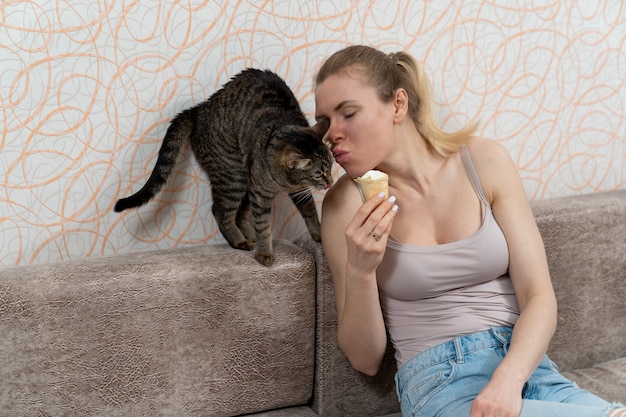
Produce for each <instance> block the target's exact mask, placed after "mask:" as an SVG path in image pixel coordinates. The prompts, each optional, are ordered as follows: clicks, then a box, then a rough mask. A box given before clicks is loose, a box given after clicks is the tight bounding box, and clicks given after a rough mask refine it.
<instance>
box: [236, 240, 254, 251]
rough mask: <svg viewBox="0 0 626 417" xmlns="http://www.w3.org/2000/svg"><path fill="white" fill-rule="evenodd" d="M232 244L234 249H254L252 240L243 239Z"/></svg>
mask: <svg viewBox="0 0 626 417" xmlns="http://www.w3.org/2000/svg"><path fill="white" fill-rule="evenodd" d="M232 246H233V248H235V249H242V250H252V249H254V242H251V241H249V240H244V241H241V242H239V243H237V244H235V245H232Z"/></svg>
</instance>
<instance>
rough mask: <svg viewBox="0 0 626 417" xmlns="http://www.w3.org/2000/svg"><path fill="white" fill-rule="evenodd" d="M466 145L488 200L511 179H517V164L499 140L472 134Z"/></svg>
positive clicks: (507, 184) (506, 185)
mask: <svg viewBox="0 0 626 417" xmlns="http://www.w3.org/2000/svg"><path fill="white" fill-rule="evenodd" d="M466 146H467V151H468V152H469V154H470V158H471V160H472V164H473V165H474V168H475V169H476V173H477V174H478V178H479V179H480V182H481V185H482V188H483V191H484V192H485V195H486V196H487V198H488V199H489V200H490V201H493V196H494V194H495V193H496V192H497V191H498V190H502V189H506V187H508V186H509V185H510V184H511V182H512V181H518V179H519V174H518V171H517V166H516V165H515V163H514V162H513V159H512V158H511V155H510V154H509V152H508V150H507V149H506V148H505V147H504V146H503V145H502V144H501V143H500V142H498V141H496V140H493V139H485V138H481V137H476V136H474V137H471V138H470V139H468V141H467V142H466Z"/></svg>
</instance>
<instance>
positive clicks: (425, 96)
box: [315, 45, 478, 157]
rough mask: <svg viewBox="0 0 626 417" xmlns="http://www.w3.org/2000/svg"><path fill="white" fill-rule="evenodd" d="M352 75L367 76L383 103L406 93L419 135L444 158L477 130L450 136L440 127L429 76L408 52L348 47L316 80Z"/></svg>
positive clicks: (466, 129) (472, 127) (470, 128)
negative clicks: (338, 75)
mask: <svg viewBox="0 0 626 417" xmlns="http://www.w3.org/2000/svg"><path fill="white" fill-rule="evenodd" d="M352 73H357V74H359V75H362V76H364V77H365V81H366V82H367V83H368V84H369V85H371V86H372V87H374V88H375V89H376V90H377V92H378V95H379V97H380V99H381V100H382V101H384V102H389V101H391V100H393V99H394V96H395V92H396V91H397V90H398V89H399V88H403V89H404V90H406V92H407V94H408V97H409V106H408V114H409V117H410V118H411V120H412V121H413V124H414V125H415V128H416V129H417V131H418V132H419V133H420V135H422V137H423V138H424V139H425V140H426V142H427V143H428V144H429V145H430V146H431V147H432V148H433V149H434V150H435V151H436V152H437V153H438V154H440V155H442V156H445V157H447V156H449V155H450V154H452V153H454V152H458V151H459V150H460V149H461V148H462V147H463V144H464V143H465V141H466V140H467V138H468V137H469V136H471V135H473V134H474V133H475V132H476V130H477V129H478V123H475V124H472V125H468V126H465V127H464V128H462V129H461V130H458V131H456V132H452V133H449V132H445V131H443V130H442V129H440V128H439V127H438V126H437V124H436V123H435V118H434V116H433V109H432V101H433V99H432V94H431V90H430V83H429V81H428V77H427V76H426V74H425V73H424V70H423V69H422V67H421V65H419V63H418V62H417V61H416V60H415V59H414V58H413V57H412V56H411V55H410V54H408V53H406V52H403V51H400V52H394V53H391V54H389V55H387V54H385V53H384V52H381V51H379V50H378V49H375V48H372V47H369V46H365V45H353V46H349V47H347V48H345V49H342V50H340V51H338V52H335V53H334V54H333V55H331V56H330V57H329V58H328V59H327V60H326V61H325V62H324V64H323V65H322V66H321V68H320V70H319V71H318V73H317V76H316V77H315V86H316V87H317V86H318V85H320V84H321V83H322V82H324V80H326V79H327V78H328V77H330V76H331V75H335V74H352Z"/></svg>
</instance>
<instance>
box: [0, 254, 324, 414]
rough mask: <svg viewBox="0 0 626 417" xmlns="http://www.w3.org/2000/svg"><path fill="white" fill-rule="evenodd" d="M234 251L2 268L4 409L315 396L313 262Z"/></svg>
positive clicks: (214, 406) (216, 405)
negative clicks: (268, 262) (271, 260)
mask: <svg viewBox="0 0 626 417" xmlns="http://www.w3.org/2000/svg"><path fill="white" fill-rule="evenodd" d="M276 254H277V259H276V263H275V265H274V266H273V267H272V268H270V269H268V268H266V267H264V266H261V265H259V264H258V263H257V262H256V261H255V260H254V259H253V255H252V253H249V252H242V251H237V250H234V249H231V248H230V247H227V246H210V247H196V248H186V249H176V250H168V251H160V252H149V253H141V254H131V255H122V256H116V257H107V258H89V259H83V260H77V261H71V262H60V263H56V264H50V265H41V266H28V267H20V268H4V269H0V334H1V335H2V337H1V338H0V380H1V381H3V382H2V384H0V409H1V410H4V411H8V410H10V415H56V416H60V415H77V416H78V415H80V416H108V417H111V416H124V417H126V416H137V415H172V416H192V415H202V416H223V415H235V414H243V413H252V412H259V411H263V410H269V409H274V408H282V407H288V406H292V405H303V404H306V403H307V401H308V400H309V399H310V397H311V395H312V389H313V373H314V337H315V335H314V328H315V304H314V297H313V296H312V295H313V294H314V292H315V265H314V262H313V257H312V256H311V255H310V254H308V253H307V252H305V251H304V250H302V249H301V248H299V247H297V246H295V245H293V244H291V243H287V242H276Z"/></svg>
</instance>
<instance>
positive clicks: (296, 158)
mask: <svg viewBox="0 0 626 417" xmlns="http://www.w3.org/2000/svg"><path fill="white" fill-rule="evenodd" d="M285 161H286V165H287V167H288V168H289V169H298V170H303V169H307V168H308V167H309V166H310V165H311V159H310V158H304V157H302V155H301V154H300V153H299V152H296V151H287V154H286V155H285Z"/></svg>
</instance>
